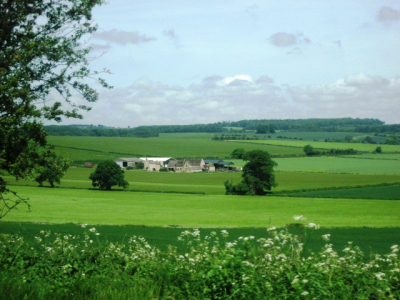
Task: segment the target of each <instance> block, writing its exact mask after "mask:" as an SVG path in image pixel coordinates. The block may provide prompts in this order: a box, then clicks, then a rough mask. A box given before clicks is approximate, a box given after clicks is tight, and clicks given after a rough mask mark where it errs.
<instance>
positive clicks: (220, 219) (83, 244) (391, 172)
mask: <svg viewBox="0 0 400 300" xmlns="http://www.w3.org/2000/svg"><path fill="white" fill-rule="evenodd" d="M293 134H294V133H293ZM315 136H316V134H315V133H314V134H310V135H309V138H312V137H313V138H315ZM211 138H212V135H211V134H163V135H161V136H160V137H159V138H145V139H144V138H143V139H139V138H104V137H102V138H94V137H84V138H80V137H61V138H59V137H50V141H51V142H52V143H53V144H55V145H56V150H57V151H58V152H59V153H63V154H64V155H66V156H67V157H68V158H69V159H71V160H72V164H73V166H74V167H71V168H70V169H69V170H68V171H67V173H66V174H65V176H64V178H63V179H62V183H61V185H60V186H58V185H57V187H56V188H49V187H42V188H39V187H38V186H37V183H35V182H34V181H32V180H19V181H16V180H15V179H14V178H12V177H9V176H6V177H5V178H6V180H7V181H8V182H9V184H10V188H11V189H12V190H15V191H17V192H18V194H19V195H21V196H24V197H28V198H29V203H30V204H31V207H32V209H31V211H30V212H29V211H28V210H27V208H26V207H24V206H20V207H19V209H18V210H13V211H12V212H11V213H10V214H9V215H7V216H6V218H5V219H4V220H2V221H1V223H0V232H1V234H0V243H1V244H2V245H3V248H4V249H9V250H7V251H10V252H9V253H14V252H15V253H19V254H18V256H12V257H14V258H13V260H12V262H10V261H8V260H7V256H5V255H3V256H2V255H1V254H0V261H1V262H2V265H3V267H2V269H0V274H1V275H2V276H0V277H1V278H0V279H1V280H0V286H2V293H1V295H2V296H3V298H4V299H11V298H7V297H11V296H7V295H14V299H15V298H17V299H18V298H24V297H26V295H28V294H30V295H34V296H32V297H33V298H35V299H46V298H49V297H51V298H54V297H57V298H60V299H68V298H70V297H71V292H72V293H74V295H75V298H76V299H155V298H158V299H167V298H168V297H169V296H171V297H173V298H175V299H203V298H204V299H249V297H250V298H254V299H255V298H260V299H264V298H265V297H267V298H279V297H280V296H281V295H289V296H287V298H288V299H298V298H299V297H300V295H302V294H303V296H304V298H307V297H306V296H307V295H310V296H311V295H312V296H313V297H316V298H320V297H322V298H327V297H328V298H329V297H330V298H332V297H333V298H341V299H343V298H347V299H353V298H354V295H361V296H359V298H360V299H367V298H371V297H373V298H374V297H375V298H377V299H379V298H382V297H384V298H385V297H389V298H390V297H394V299H395V298H396V297H397V296H398V291H399V287H398V285H396V282H397V281H396V280H395V279H393V278H395V275H396V273H395V272H397V271H395V270H397V269H396V268H398V265H399V264H398V257H397V249H398V248H393V247H394V246H393V245H395V244H397V245H398V244H399V243H400V240H399V236H400V234H399V232H400V217H399V214H398V212H399V211H400V201H397V200H400V190H399V186H400V174H399V170H400V168H399V162H400V159H399V158H400V157H399V155H400V154H399V151H398V149H399V148H397V146H393V147H389V146H387V145H365V144H351V146H349V144H345V143H325V142H321V143H319V142H318V143H317V142H314V141H311V140H310V141H307V140H296V141H293V140H290V141H287V140H282V141H281V140H267V141H248V142H242V141H212V140H211ZM302 138H307V136H306V135H303V137H302ZM266 143H268V144H266ZM314 143H316V144H314ZM306 144H311V145H313V147H315V148H319V149H330V148H341V149H346V148H349V147H351V148H356V147H359V151H365V152H363V153H361V154H359V155H352V156H337V157H326V156H322V157H305V154H304V152H303V147H304V145H306ZM323 146H324V147H325V148H321V147H323ZM377 146H381V147H382V149H383V151H384V152H383V153H382V154H379V155H378V154H372V153H371V152H372V151H373V149H375V148H376V147H377ZM235 148H244V149H245V150H253V149H261V150H266V151H270V153H271V154H272V155H273V157H274V158H273V159H274V160H275V161H276V162H277V163H278V166H277V167H276V168H275V170H276V171H275V175H276V181H277V182H278V187H277V188H275V189H273V191H272V194H271V195H268V196H265V197H251V196H227V195H224V192H225V190H224V186H223V182H225V181H227V180H228V181H232V182H234V183H237V182H239V181H240V180H241V173H240V172H216V173H199V174H185V173H171V172H146V171H143V170H127V171H125V179H126V180H127V181H128V182H129V188H128V189H127V190H125V191H124V190H121V189H114V190H113V191H109V192H106V191H99V190H95V189H92V186H91V182H90V180H89V174H90V173H91V172H93V171H94V169H92V168H84V167H82V166H83V163H84V162H86V161H91V162H95V163H97V162H99V161H101V160H104V159H115V158H117V157H130V156H168V157H175V158H190V157H197V158H198V157H201V158H219V159H224V160H228V161H233V162H234V163H235V165H236V166H243V165H244V163H245V162H244V161H242V160H234V159H231V158H230V154H231V152H232V151H233V150H234V149H235ZM388 152H390V153H388ZM294 216H298V217H294ZM300 216H301V217H300ZM304 217H306V218H307V219H305V218H304ZM299 220H300V221H299ZM82 224H90V225H88V227H87V228H94V227H96V229H95V230H96V232H88V230H87V229H84V228H82V226H81V225H82ZM317 224H318V225H317ZM319 226H321V227H320V228H319V229H318V230H316V228H317V227H319ZM275 227H276V228H281V229H282V230H284V231H283V232H282V233H280V231H276V232H275V231H274V230H272V229H271V228H275ZM197 229H199V231H196V230H197ZM225 230H227V232H229V236H227V235H226V233H225V232H226V231H225ZM271 230H272V231H271ZM49 232H52V233H51V234H50V233H49ZM185 232H186V233H185ZM188 232H189V233H188ZM200 232H201V234H200ZM214 232H216V233H214ZM94 233H96V234H99V235H94ZM293 234H294V235H293ZM45 236H49V237H48V238H46V239H45ZM132 236H137V237H139V236H142V237H143V238H139V239H138V238H134V239H135V242H132V240H133V239H132ZM200 236H201V238H200ZM323 236H324V237H328V236H329V238H328V239H325V240H324V239H323V238H322V237H323ZM17 237H22V238H23V239H21V240H19V239H18V238H17ZM270 239H279V241H280V242H279V243H276V244H275V245H274V246H272V244H271V248H270V250H268V251H271V252H268V251H267V252H265V251H266V249H265V248H263V247H261V241H262V242H263V243H267V244H268V243H269V242H268V241H269V240H270ZM297 239H299V240H297ZM211 240H214V242H213V243H215V244H210V243H211V242H210V241H211ZM328 240H329V241H328ZM90 241H92V242H93V244H91V242H90ZM245 241H253V242H251V243H250V244H247V242H245ZM285 241H286V242H285ZM349 241H352V244H348V242H349ZM89 242H90V243H89ZM280 243H282V244H280ZM18 245H19V249H20V250H18V251H15V248H13V247H17V246H18ZM212 245H214V247H212ZM216 245H218V247H217V246H216ZM289 245H292V246H291V247H289V248H286V247H288V246H289ZM275 246H276V247H277V248H274V247H275ZM171 247H177V248H176V249H175V248H171ZM215 247H217V248H215ZM24 249H26V252H25V250H24ZM29 249H31V250H29ZM32 249H34V251H32ZM77 249H79V251H81V250H83V251H84V252H77V251H78V250H77ZM117 249H120V250H117ZM174 249H175V250H174ZM200 249H204V252H201V251H203V250H201V251H200ZM250 249H251V251H250ZM278 249H280V250H278ZM282 249H286V250H282ZM290 249H291V250H290ZM28 250H29V251H28ZM13 251H14V252H13ZM63 251H64V252H63ZM65 251H66V252H65ZM176 251H178V252H176ZM232 251H233V252H232ZM249 251H250V252H249ZM279 251H280V252H279ZM293 251H294V252H293ZM309 251H312V252H309ZM391 251H392V252H391ZM278 252H279V253H278ZM3 253H5V252H3ZM7 253H8V252H7ZM60 253H64V254H63V255H62V256H63V258H62V259H60V258H58V259H57V255H58V257H60ZM81 253H87V254H81ZM102 253H103V254H107V255H105V256H103V255H102ZM151 253H153V254H151ZM245 253H249V254H248V256H246V255H245ZM250 253H251V254H250ZM311 253H314V254H311ZM376 253H378V254H379V255H383V256H385V257H386V255H391V256H390V257H389V258H382V259H380V258H379V259H378V260H376V259H375V258H376V257H378V256H375V254H376ZM56 254H57V255H56ZM331 254H332V256H330V255H331ZM10 255H11V254H10ZM181 255H187V260H186V261H183V260H182V265H181V264H180V263H181V261H180V259H179V257H180V256H181ZM243 255H245V256H243ZM268 255H272V256H271V257H275V258H276V257H282V259H283V260H282V261H281V262H280V263H278V262H277V261H275V258H274V261H275V263H274V266H277V267H278V266H281V270H286V271H285V272H284V273H279V272H280V271H278V269H276V270H275V269H273V267H271V265H263V263H262V262H264V261H265V257H267V256H268ZM282 255H284V256H282ZM308 255H309V257H308V258H307V256H308ZM135 256H137V257H140V261H141V263H140V262H139V260H137V259H136V258H134V257H135ZM183 257H185V256H183ZM200 257H203V258H201V259H200ZM206 257H208V258H207V259H205V258H206ZM268 257H269V256H268ZM284 257H286V258H284ZM289 257H290V259H289ZM303 257H304V259H308V261H310V262H313V264H312V265H308V264H307V263H306V260H305V261H303V266H306V267H304V269H303V267H300V265H297V262H299V261H300V260H302V259H303ZM326 257H329V259H334V260H336V259H337V263H338V265H337V268H336V270H337V272H336V273H334V275H333V273H332V274H331V275H332V276H335V284H337V285H336V286H335V288H328V286H329V283H328V282H330V281H329V278H325V277H324V276H322V275H319V277H318V278H311V277H310V275H309V274H310V273H309V270H310V268H313V267H312V266H316V265H318V264H320V263H321V262H323V261H324V259H327V258H326ZM8 258H9V257H8ZM211 258H212V260H210V259H211ZM42 259H43V260H42ZM388 259H389V260H388ZM384 260H386V261H390V262H391V264H390V265H384V264H383V263H382V262H383V261H384ZM223 261H225V262H229V263H228V264H227V265H223V267H222V270H224V272H223V273H220V271H219V270H221V269H219V268H215V267H213V266H216V265H218V264H224V263H222V262H223ZM243 261H248V262H249V265H246V266H244V265H243V264H242V263H243ZM340 261H342V262H343V261H347V262H349V263H350V262H352V263H351V264H349V265H348V266H346V267H345V265H344V264H343V263H339V262H340ZM93 262H95V263H93ZM151 262H153V263H154V264H152V263H151ZM265 262H266V261H265ZM286 263H288V264H286ZM364 263H365V264H367V265H369V264H374V265H375V266H376V267H375V269H374V270H370V271H368V272H369V273H368V272H367V271H365V270H369V269H368V267H366V266H364V265H363V264H364ZM331 264H334V263H333V260H331ZM250 265H253V266H254V269H253V268H252V267H250ZM289 265H291V266H292V267H293V266H296V268H297V271H295V272H294V273H293V272H292V271H293V270H291V271H290V268H289ZM55 266H57V267H55ZM69 266H71V267H69ZM396 266H397V267H396ZM321 267H322V265H321ZM191 268H193V269H191ZM262 268H270V270H271V273H270V274H275V273H274V272H277V273H276V274H278V273H279V276H278V275H277V276H278V277H276V278H284V279H282V281H275V279H273V278H272V277H268V279H266V278H267V277H265V276H267V275H266V274H261V273H259V271H255V270H256V269H257V270H261V269H262ZM345 268H352V269H353V270H357V272H359V274H363V275H360V276H363V278H367V279H365V280H364V281H360V282H359V283H356V280H355V278H351V277H349V278H345V277H343V276H345V275H344V274H347V273H349V272H347V271H346V269H345ZM177 270H179V271H177ZM200 270H202V271H200ZM272 270H274V271H272ZM332 270H333V269H332ZM78 271H79V272H78ZM320 271H321V272H322V269H321V270H319V269H318V270H314V271H313V272H314V274H319V273H318V272H320ZM338 272H339V273H338ZM381 273H382V274H392V275H391V277H390V278H389V276H387V277H386V279H385V280H386V281H385V282H380V279H379V278H380V277H379V276H383V275H379V274H381ZM10 274H14V275H13V276H15V277H13V276H11V277H10V276H9V275H10ZM82 274H84V277H86V279H84V278H83V277H82ZM85 274H86V275H85ZM116 274H118V275H117V276H116ZM196 274H199V276H200V277H197V275H196ZM284 274H286V275H284ZM296 274H297V275H296ZM321 274H323V273H321ZM368 274H369V275H368ZM375 274H378V275H379V276H378V277H379V278H378V277H377V275H375ZM5 275H7V276H5ZM261 275H263V276H264V277H262V276H261ZM238 276H239V277H238ZM243 276H244V277H243ZM260 276H261V277H260ZM296 276H301V278H303V279H302V281H301V282H302V284H301V285H299V286H298V285H297V283H296V284H295V282H297V281H296V280H297V279H296V278H297V277H296ZM393 276H394V277H393ZM50 277H51V278H52V279H50ZM20 278H25V279H24V280H26V281H27V282H29V283H30V284H29V285H27V286H22V285H21V279H20ZM239 278H249V279H245V281H243V280H242V279H239ZM246 280H251V284H250V286H251V287H255V286H260V287H261V286H262V287H263V288H260V289H257V290H255V289H254V288H252V289H248V288H246V286H248V285H247V284H248V283H247V282H246ZM325 280H327V281H325ZM348 280H352V281H353V285H352V286H353V287H354V288H355V290H349V289H348V288H346V286H347V285H346V284H344V285H340V282H346V281H348ZM377 280H378V281H379V284H380V285H379V284H377ZM306 281H307V282H306ZM227 282H231V283H233V285H229V286H227V285H226V283H227ZM266 283H268V284H273V286H274V288H273V289H271V288H270V287H268V286H266ZM14 284H15V285H14ZM382 284H386V285H382ZM234 285H236V287H237V289H235V288H233V286H234ZM106 286H107V288H105V287H106ZM316 286H319V288H316ZM322 286H323V287H324V288H322V289H321V287H322ZM365 286H368V287H369V288H370V290H369V291H368V292H367V291H365V292H361V291H362V290H363V289H364V287H365ZM167 287H169V288H167ZM209 287H215V290H213V289H211V290H209ZM371 287H376V289H374V288H373V289H371ZM382 289H384V290H385V289H386V291H387V292H383V294H380V293H381V292H380V291H381V290H382ZM118 291H120V292H118ZM121 291H122V292H121ZM371 293H372V294H371ZM16 295H19V296H16ZM227 295H229V297H228V296H227ZM362 295H364V296H362ZM300 298H301V297H300Z"/></svg>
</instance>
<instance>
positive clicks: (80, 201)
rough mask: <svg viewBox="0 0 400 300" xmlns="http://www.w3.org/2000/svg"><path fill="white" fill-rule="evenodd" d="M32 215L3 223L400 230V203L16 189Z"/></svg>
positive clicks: (18, 215) (9, 218)
mask: <svg viewBox="0 0 400 300" xmlns="http://www.w3.org/2000/svg"><path fill="white" fill-rule="evenodd" d="M15 190H17V191H18V192H19V194H20V195H21V196H26V197H29V198H30V200H29V201H30V203H31V205H32V212H26V210H24V209H20V210H18V211H13V212H12V213H11V214H10V215H8V216H7V221H18V222H46V223H71V222H72V223H89V224H115V225H124V224H126V225H128V224H129V225H147V226H170V225H173V226H183V227H220V228H229V227H264V228H266V227H270V226H284V225H285V224H287V223H290V222H291V221H292V217H293V216H294V215H304V216H307V218H308V220H310V222H314V223H317V224H320V225H321V226H324V227H340V226H350V227H354V226H355V227H361V226H369V227H390V226H400V216H399V214H398V212H399V211H400V202H399V201H385V200H379V201H374V200H363V202H362V203H361V202H360V201H359V200H348V199H334V200H332V199H331V200H329V199H314V198H313V199H311V198H310V199H308V198H299V199H296V198H290V197H289V198H285V197H272V196H270V197H251V196H225V195H185V194H160V193H155V194H154V193H135V192H123V191H111V192H104V191H96V190H78V189H62V188H57V189H51V188H35V187H15Z"/></svg>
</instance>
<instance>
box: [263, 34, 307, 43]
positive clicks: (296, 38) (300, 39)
mask: <svg viewBox="0 0 400 300" xmlns="http://www.w3.org/2000/svg"><path fill="white" fill-rule="evenodd" d="M268 41H269V42H270V43H271V44H272V45H274V46H277V47H289V46H295V45H299V44H310V43H311V40H310V39H309V38H307V37H306V36H304V34H303V33H287V32H277V33H275V34H273V35H271V36H270V37H269V38H268Z"/></svg>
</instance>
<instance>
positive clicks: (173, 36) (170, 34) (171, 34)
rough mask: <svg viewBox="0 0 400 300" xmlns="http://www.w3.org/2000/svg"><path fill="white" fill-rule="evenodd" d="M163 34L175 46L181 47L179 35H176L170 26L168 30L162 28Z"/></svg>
mask: <svg viewBox="0 0 400 300" xmlns="http://www.w3.org/2000/svg"><path fill="white" fill-rule="evenodd" d="M163 35H164V36H166V37H168V38H169V39H170V40H171V41H172V42H173V44H174V45H175V47H176V48H181V47H182V45H181V42H180V39H179V36H177V35H176V33H175V30H174V29H172V28H171V29H168V30H164V31H163Z"/></svg>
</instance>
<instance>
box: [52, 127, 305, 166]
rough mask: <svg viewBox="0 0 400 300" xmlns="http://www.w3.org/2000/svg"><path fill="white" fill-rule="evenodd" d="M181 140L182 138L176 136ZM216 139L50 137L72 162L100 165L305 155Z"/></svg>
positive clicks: (186, 137) (190, 137)
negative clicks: (236, 153) (241, 153)
mask: <svg viewBox="0 0 400 300" xmlns="http://www.w3.org/2000/svg"><path fill="white" fill-rule="evenodd" d="M175 136H179V135H175ZM211 138H212V135H211V134H209V135H205V134H200V135H199V136H196V135H195V134H189V135H186V136H185V138H182V137H178V138H177V137H175V138H174V137H172V136H171V135H166V136H165V137H164V136H162V137H159V138H118V137H57V136H54V137H51V136H50V137H49V142H50V143H52V144H54V145H55V146H56V150H57V151H58V152H59V153H62V154H63V155H65V156H66V157H68V158H69V159H70V160H72V161H78V162H80V163H82V162H85V161H94V162H98V161H101V160H105V159H110V158H111V159H113V158H117V157H146V156H153V157H174V158H176V159H180V158H218V159H226V158H230V155H231V153H232V151H233V150H234V149H236V148H244V149H245V150H246V151H250V150H254V149H261V150H265V151H268V152H270V153H271V155H273V156H293V155H303V154H304V153H303V150H302V149H296V148H288V147H281V146H274V145H262V144H246V145H243V144H242V143H240V142H225V141H213V140H211Z"/></svg>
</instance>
